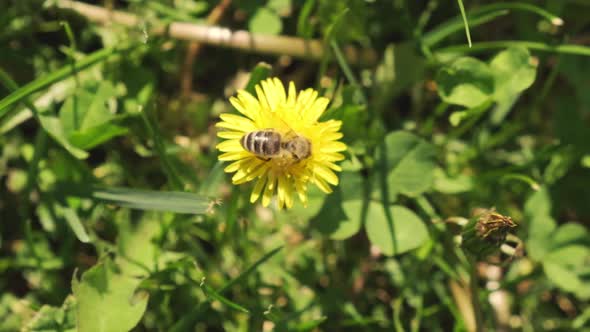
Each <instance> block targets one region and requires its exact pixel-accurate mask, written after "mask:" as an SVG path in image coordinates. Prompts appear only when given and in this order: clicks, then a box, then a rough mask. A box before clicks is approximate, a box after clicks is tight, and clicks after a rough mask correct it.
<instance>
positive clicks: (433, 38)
mask: <svg viewBox="0 0 590 332" xmlns="http://www.w3.org/2000/svg"><path fill="white" fill-rule="evenodd" d="M509 12H510V11H508V10H495V11H490V12H486V13H480V14H471V15H470V17H471V19H470V20H469V21H470V26H472V27H476V26H479V25H482V24H484V23H487V22H489V21H491V20H493V19H495V18H496V17H499V16H503V15H506V14H508V13H509ZM462 28H463V22H462V20H461V18H460V17H457V18H454V19H452V20H450V21H448V22H446V23H443V24H442V25H440V26H439V27H437V28H435V29H433V30H432V31H430V32H428V33H426V34H424V37H423V43H424V45H425V46H427V47H432V46H433V45H435V44H437V43H439V42H440V41H441V40H443V39H445V38H447V37H448V36H450V35H452V34H453V33H455V32H457V31H459V30H461V29H462Z"/></svg>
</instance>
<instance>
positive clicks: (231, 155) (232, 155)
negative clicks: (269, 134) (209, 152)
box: [218, 151, 255, 161]
mask: <svg viewBox="0 0 590 332" xmlns="http://www.w3.org/2000/svg"><path fill="white" fill-rule="evenodd" d="M244 158H255V157H253V156H252V154H251V153H250V152H247V151H239V152H226V153H224V154H221V155H220V156H219V157H218V159H219V160H221V161H232V160H238V159H244Z"/></svg>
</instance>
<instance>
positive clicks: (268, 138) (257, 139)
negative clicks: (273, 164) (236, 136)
mask: <svg viewBox="0 0 590 332" xmlns="http://www.w3.org/2000/svg"><path fill="white" fill-rule="evenodd" d="M240 143H241V144H242V147H243V148H244V149H245V150H247V151H250V152H252V153H254V154H255V155H258V156H261V157H272V156H276V155H277V154H279V152H280V149H281V135H280V134H279V133H277V132H275V131H273V130H259V131H253V132H250V133H248V134H246V135H244V136H243V137H242V139H241V140H240Z"/></svg>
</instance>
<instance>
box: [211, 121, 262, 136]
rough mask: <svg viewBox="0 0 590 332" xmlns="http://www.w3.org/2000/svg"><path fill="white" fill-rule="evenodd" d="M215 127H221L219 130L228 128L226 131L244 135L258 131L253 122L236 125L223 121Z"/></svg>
mask: <svg viewBox="0 0 590 332" xmlns="http://www.w3.org/2000/svg"><path fill="white" fill-rule="evenodd" d="M215 126H216V127H219V128H226V129H230V130H235V131H239V132H242V133H248V132H251V131H255V130H258V129H257V128H256V127H255V126H254V124H253V123H252V122H251V121H250V122H249V123H248V122H246V123H242V124H235V123H229V122H225V121H221V122H217V124H216V125H215Z"/></svg>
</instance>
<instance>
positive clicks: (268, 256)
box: [218, 246, 283, 293]
mask: <svg viewBox="0 0 590 332" xmlns="http://www.w3.org/2000/svg"><path fill="white" fill-rule="evenodd" d="M281 249H283V246H280V247H277V248H275V249H273V250H271V251H270V252H268V253H267V254H266V255H264V256H262V258H260V259H259V260H258V261H256V263H254V264H252V265H251V266H250V267H249V268H247V269H246V271H244V272H242V273H241V274H240V275H239V276H237V277H236V278H234V279H232V280H230V281H229V282H228V283H226V284H225V285H223V286H222V287H221V288H220V289H219V290H218V292H219V293H223V292H225V291H226V290H228V289H229V288H230V287H231V286H233V285H235V284H236V283H237V282H238V281H240V280H242V279H244V278H245V277H246V276H248V275H249V274H250V273H252V272H253V271H254V270H256V269H257V268H258V267H259V266H260V265H262V264H263V263H264V262H266V261H267V260H269V259H270V258H271V257H272V256H274V255H276V254H277V253H278V252H279V251H281Z"/></svg>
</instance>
